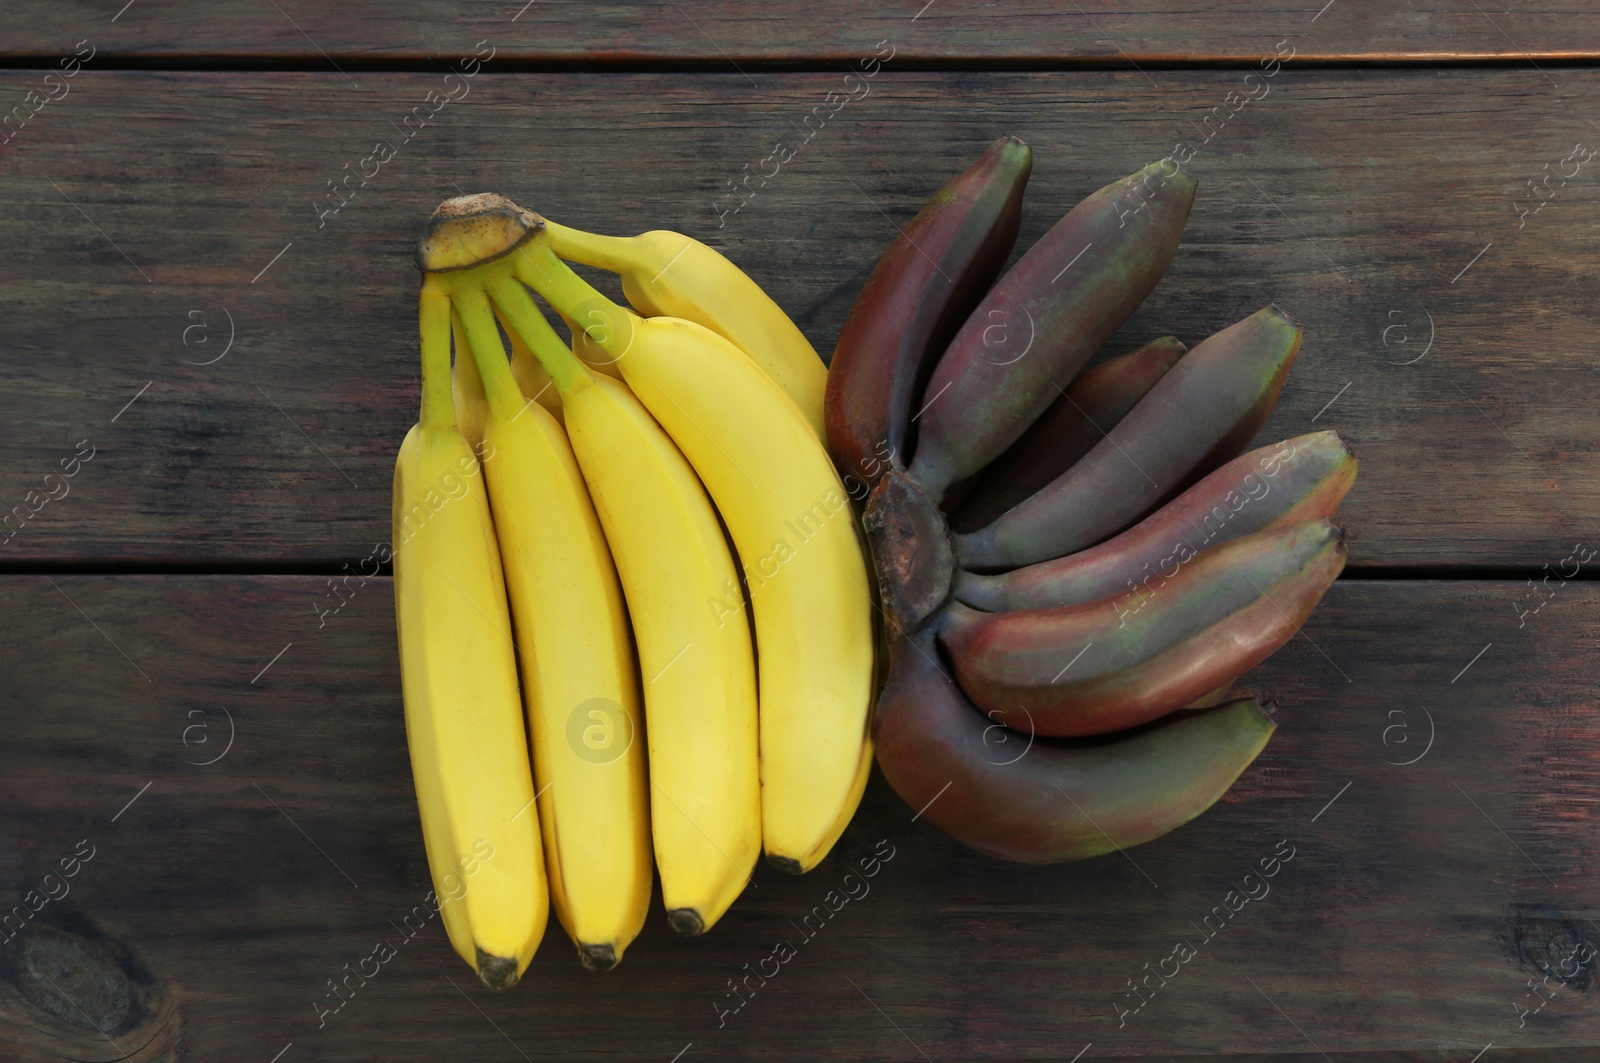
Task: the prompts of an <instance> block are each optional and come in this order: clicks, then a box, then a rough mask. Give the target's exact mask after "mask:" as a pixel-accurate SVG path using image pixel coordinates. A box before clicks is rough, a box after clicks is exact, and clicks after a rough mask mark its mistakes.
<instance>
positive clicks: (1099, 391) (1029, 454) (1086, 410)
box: [950, 336, 1189, 531]
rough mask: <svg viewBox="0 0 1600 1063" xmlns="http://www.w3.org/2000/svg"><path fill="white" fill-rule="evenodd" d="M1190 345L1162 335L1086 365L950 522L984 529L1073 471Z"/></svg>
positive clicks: (958, 526) (968, 528)
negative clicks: (1135, 347) (1076, 464)
mask: <svg viewBox="0 0 1600 1063" xmlns="http://www.w3.org/2000/svg"><path fill="white" fill-rule="evenodd" d="M1188 349H1189V348H1187V347H1185V346H1184V345H1183V344H1182V343H1179V342H1178V340H1177V339H1176V338H1174V337H1172V336H1162V337H1161V338H1160V339H1155V340H1151V341H1150V342H1149V343H1147V344H1145V345H1144V346H1143V347H1140V348H1139V349H1138V350H1136V351H1130V352H1129V353H1127V354H1124V355H1121V356H1120V357H1117V358H1112V359H1111V360H1109V361H1106V362H1101V363H1100V364H1099V365H1097V366H1094V367H1093V368H1091V369H1086V370H1084V371H1083V373H1082V374H1080V375H1079V377H1078V379H1076V380H1074V381H1073V382H1072V384H1071V385H1070V386H1069V387H1068V388H1067V390H1066V391H1064V392H1063V393H1062V394H1061V397H1060V398H1058V399H1056V401H1055V402H1053V403H1051V404H1050V406H1049V408H1048V409H1046V410H1045V411H1044V413H1042V414H1040V415H1039V419H1038V420H1037V421H1035V422H1034V423H1033V424H1032V425H1030V426H1029V427H1028V430H1027V431H1026V432H1024V433H1022V437H1021V438H1020V439H1018V440H1017V441H1016V442H1015V443H1013V444H1012V445H1011V448H1010V449H1009V450H1007V451H1006V452H1005V453H1004V454H1002V455H1000V456H999V457H998V458H996V459H995V460H994V462H993V463H992V464H990V465H989V466H988V467H986V468H985V469H984V470H983V472H981V473H979V474H978V477H977V478H978V481H979V482H978V484H977V486H976V487H975V488H974V489H973V490H972V491H970V492H968V493H967V495H966V497H964V498H963V499H962V500H961V503H960V505H959V506H957V507H956V508H955V511H954V512H953V513H951V515H950V526H951V527H952V528H954V529H955V530H957V531H973V530H975V529H978V528H981V527H983V526H984V525H986V524H988V523H989V522H990V521H992V520H994V519H995V518H996V517H998V516H1000V514H1002V513H1004V512H1005V511H1006V510H1008V509H1010V508H1011V507H1012V506H1014V505H1016V504H1017V503H1019V502H1021V501H1023V500H1024V499H1026V498H1027V497H1028V496H1029V495H1031V494H1033V493H1034V492H1035V491H1037V490H1039V489H1040V488H1041V487H1043V486H1044V485H1045V484H1047V483H1049V482H1050V481H1051V480H1054V479H1055V478H1056V477H1057V476H1060V475H1061V474H1062V473H1063V472H1066V471H1067V469H1069V468H1071V467H1072V465H1073V463H1074V462H1076V461H1077V460H1078V459H1079V458H1081V457H1083V456H1084V455H1085V454H1087V453H1089V451H1090V450H1092V449H1094V446H1095V444H1096V443H1098V442H1100V440H1102V439H1104V438H1105V436H1106V433H1107V432H1109V431H1111V429H1112V427H1113V426H1114V425H1116V424H1117V422H1118V421H1121V420H1122V419H1123V418H1124V417H1125V416H1127V414H1128V411H1129V410H1131V409H1133V407H1134V405H1135V404H1137V403H1138V401H1139V400H1140V399H1142V398H1144V395H1145V393H1146V392H1147V391H1149V390H1150V389H1151V387H1153V386H1154V385H1155V382H1156V381H1157V380H1160V379H1161V377H1162V375H1163V374H1164V373H1166V371H1167V370H1168V369H1171V368H1172V365H1173V363H1174V362H1176V361H1177V360H1178V358H1179V357H1180V356H1182V354H1183V352H1184V351H1186V350H1188ZM952 493H953V491H952Z"/></svg>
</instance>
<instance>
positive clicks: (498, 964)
mask: <svg viewBox="0 0 1600 1063" xmlns="http://www.w3.org/2000/svg"><path fill="white" fill-rule="evenodd" d="M518 977H519V975H518V972H517V958H516V957H515V956H491V955H489V954H488V953H487V952H484V951H483V950H482V949H478V981H480V982H482V983H483V984H484V985H485V986H487V987H488V988H490V989H510V988H511V987H512V986H514V985H516V984H517V979H518Z"/></svg>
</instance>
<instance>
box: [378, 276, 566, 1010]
mask: <svg viewBox="0 0 1600 1063" xmlns="http://www.w3.org/2000/svg"><path fill="white" fill-rule="evenodd" d="M419 302H420V308H419V319H420V326H421V333H422V416H421V419H420V421H419V422H418V423H417V424H416V425H415V426H414V427H412V429H411V431H410V432H409V433H407V435H406V439H405V442H404V443H402V444H401V446H400V454H399V457H398V458H397V460H396V462H395V476H394V509H393V514H392V519H393V521H394V530H393V541H394V593H395V620H396V627H397V629H398V632H399V641H400V677H401V686H402V690H403V693H404V699H405V715H406V739H407V745H408V746H409V747H410V751H411V767H412V775H413V778H414V780H415V784H416V788H417V809H418V812H419V813H420V815H421V820H422V831H423V839H424V842H425V843H426V846H427V851H428V867H429V869H430V871H431V872H432V875H433V882H434V890H435V892H436V893H437V894H438V896H439V899H440V901H441V902H442V908H441V911H442V913H443V921H444V925H445V931H446V933H447V934H448V935H449V937H450V943H451V945H452V946H453V947H454V948H455V950H456V952H457V953H459V954H460V956H461V958H462V959H464V960H466V961H467V963H469V964H471V965H472V967H473V969H474V970H476V971H477V972H478V978H479V980H480V981H482V982H483V983H484V984H485V985H487V986H489V987H491V988H494V989H504V988H506V987H508V986H511V985H515V984H516V982H517V979H518V978H519V977H521V974H522V972H523V971H524V970H526V969H527V966H528V961H529V960H531V959H532V958H533V953H534V950H535V949H536V948H538V945H539V941H540V939H541V938H542V937H543V936H544V929H545V920H546V917H547V913H548V908H549V897H548V894H547V891H546V883H545V875H544V861H543V857H542V856H541V854H540V847H539V820H538V817H537V815H529V814H526V813H527V812H528V810H529V808H530V807H531V805H532V803H533V797H534V791H533V774H532V771H531V770H530V766H529V764H528V757H527V753H526V744H527V735H526V732H525V730H524V728H523V723H522V703H521V699H520V698H519V696H518V693H517V672H516V660H515V652H514V649H513V646H512V643H511V634H510V632H511V618H510V615H509V614H508V612H507V608H506V595H505V584H504V581H503V578H502V574H501V569H500V553H499V547H498V544H497V542H496V539H495V531H494V525H493V524H492V523H491V522H490V517H489V504H488V498H487V493H486V491H485V490H484V485H483V480H482V478H481V477H480V476H479V475H478V473H479V465H478V459H477V458H476V456H475V455H474V454H473V451H472V447H471V446H470V445H469V444H468V442H467V440H466V437H465V436H463V435H462V433H461V432H460V431H459V430H458V429H457V427H456V423H455V413H454V406H453V401H452V398H451V387H450V304H449V302H448V300H447V299H446V298H445V297H444V296H443V295H441V294H439V293H438V292H437V291H436V290H433V289H432V288H431V287H430V285H429V283H428V281H427V279H425V280H424V283H423V290H422V295H421V297H420V300H419Z"/></svg>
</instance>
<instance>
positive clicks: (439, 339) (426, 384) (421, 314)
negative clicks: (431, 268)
mask: <svg viewBox="0 0 1600 1063" xmlns="http://www.w3.org/2000/svg"><path fill="white" fill-rule="evenodd" d="M417 328H418V331H419V332H421V334H422V415H421V421H422V423H423V425H424V426H426V427H428V428H454V427H455V423H456V404H455V399H454V398H453V397H452V396H451V394H450V298H449V296H447V295H445V294H444V293H442V292H437V291H429V290H428V289H427V288H423V290H422V293H421V295H420V296H419V297H418V299H417Z"/></svg>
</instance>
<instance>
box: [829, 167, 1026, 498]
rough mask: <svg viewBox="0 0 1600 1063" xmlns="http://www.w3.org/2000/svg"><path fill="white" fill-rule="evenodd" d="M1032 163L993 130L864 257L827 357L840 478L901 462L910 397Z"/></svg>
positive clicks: (1004, 244) (1013, 221)
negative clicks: (977, 151)
mask: <svg viewBox="0 0 1600 1063" xmlns="http://www.w3.org/2000/svg"><path fill="white" fill-rule="evenodd" d="M1032 168H1033V151H1032V149H1031V148H1029V147H1028V145H1027V144H1025V143H1023V142H1022V141H1021V140H1019V139H1017V138H1016V137H1001V138H1000V139H999V140H996V141H995V142H994V143H993V144H991V145H989V148H988V150H987V151H985V152H984V153H983V155H982V156H981V157H980V158H979V159H978V161H977V162H975V163H973V164H972V166H971V167H969V168H968V169H967V170H966V172H964V173H962V174H960V175H959V176H957V177H956V178H955V179H954V180H952V181H950V183H948V184H946V185H945V186H944V187H943V188H941V189H940V190H939V191H938V192H935V193H934V195H933V197H932V198H931V199H929V200H928V202H927V204H926V205H925V206H923V208H922V210H921V211H919V212H918V213H917V216H916V217H915V218H912V219H911V221H910V222H909V223H907V225H906V227H905V228H904V229H902V230H901V232H900V236H899V237H898V238H897V239H896V240H895V241H894V243H892V244H890V245H889V249H888V250H887V251H885V252H884V253H883V257H882V258H880V259H878V264H877V265H876V266H875V267H873V270H872V275H871V276H870V277H868V278H867V282H866V284H865V285H863V286H862V289H861V291H860V293H859V294H858V295H857V296H856V301H855V305H854V306H853V307H852V308H851V310H850V316H849V317H848V318H846V319H845V323H844V327H843V328H842V329H841V330H840V331H839V342H838V344H837V345H836V346H835V347H834V349H833V361H832V362H830V363H829V365H828V390H827V395H826V399H825V402H824V413H825V414H826V417H827V422H828V448H829V450H830V451H831V452H832V453H833V456H834V461H835V462H836V463H837V465H838V468H839V474H840V475H841V476H843V477H844V481H845V483H846V484H849V485H851V486H852V487H856V485H858V484H860V485H863V487H864V486H869V485H871V484H875V483H876V482H877V481H878V478H879V477H880V476H881V475H882V474H883V470H884V469H885V468H887V467H888V465H889V464H890V462H891V461H892V462H896V463H898V464H899V465H900V466H901V467H902V468H904V466H905V463H906V461H907V460H908V459H907V452H908V450H909V444H910V442H911V439H910V432H911V429H912V427H913V422H914V420H915V419H914V418H913V416H912V415H913V414H914V413H915V412H916V411H914V410H912V409H911V408H910V406H911V398H912V396H913V395H916V394H919V393H920V392H921V389H922V386H923V384H924V382H925V381H926V380H927V377H928V373H929V372H930V371H931V370H932V368H933V362H934V361H935V360H937V359H938V357H939V355H940V353H941V352H943V351H944V348H945V345H946V344H947V343H949V342H950V337H951V336H952V335H954V334H955V331H956V329H958V328H959V327H960V326H961V323H962V322H963V321H965V320H966V318H967V315H968V314H969V313H970V312H971V311H972V308H973V306H975V305H976V304H977V302H978V300H979V299H981V298H982V297H983V294H984V292H986V291H987V290H988V288H989V285H990V284H992V283H993V282H994V278H995V276H996V275H997V274H998V273H999V272H1000V269H1001V267H1002V266H1004V265H1005V261H1006V256H1008V255H1009V254H1010V253H1011V248H1012V245H1014V244H1015V243H1016V241H1017V227H1018V225H1019V224H1020V222H1021V219H1022V191H1023V188H1024V187H1025V186H1026V185H1027V183H1028V174H1029V172H1030V171H1031V170H1032ZM857 490H858V491H859V493H862V494H864V493H865V491H864V489H862V488H858V489H857Z"/></svg>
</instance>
